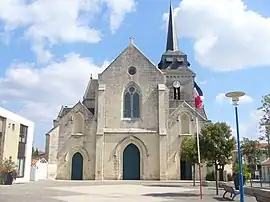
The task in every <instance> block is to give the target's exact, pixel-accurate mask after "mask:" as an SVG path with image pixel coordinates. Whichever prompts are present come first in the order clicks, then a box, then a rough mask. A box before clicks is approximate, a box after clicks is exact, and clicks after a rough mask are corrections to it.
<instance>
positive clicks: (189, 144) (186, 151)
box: [181, 136, 198, 186]
mask: <svg viewBox="0 0 270 202" xmlns="http://www.w3.org/2000/svg"><path fill="white" fill-rule="evenodd" d="M181 159H184V160H185V161H186V162H188V163H190V164H192V166H193V176H195V165H196V164H198V152H197V146H196V140H195V138H194V137H193V136H189V137H185V138H184V139H183V140H182V143H181ZM193 186H195V177H193Z"/></svg>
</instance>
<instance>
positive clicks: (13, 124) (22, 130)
mask: <svg viewBox="0 0 270 202" xmlns="http://www.w3.org/2000/svg"><path fill="white" fill-rule="evenodd" d="M33 136H34V123H33V122H32V121H29V120H27V119H25V118H23V117H21V116H19V115H17V114H15V113H12V112H10V111H8V110H6V109H4V108H1V107H0V160H3V159H9V158H10V157H11V158H12V160H13V161H15V162H16V163H17V166H18V177H17V179H16V181H15V183H17V182H28V181H30V170H31V159H32V143H33Z"/></svg>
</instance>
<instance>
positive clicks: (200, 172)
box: [183, 101, 207, 200]
mask: <svg viewBox="0 0 270 202" xmlns="http://www.w3.org/2000/svg"><path fill="white" fill-rule="evenodd" d="M183 104H186V105H187V106H188V107H189V108H190V109H191V110H192V111H193V112H194V113H195V117H196V133H197V134H196V136H197V151H198V164H199V180H200V198H201V200H202V198H203V197H202V196H203V190H202V170H201V152H200V138H199V137H200V136H199V120H198V116H199V117H200V118H201V119H203V120H204V121H207V119H206V118H205V117H203V116H202V115H201V114H200V113H199V112H197V109H194V108H193V107H192V106H190V104H188V103H187V102H186V101H184V102H183ZM194 177H195V176H194Z"/></svg>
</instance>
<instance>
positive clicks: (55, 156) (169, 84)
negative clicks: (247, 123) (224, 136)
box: [46, 5, 207, 180]
mask: <svg viewBox="0 0 270 202" xmlns="http://www.w3.org/2000/svg"><path fill="white" fill-rule="evenodd" d="M195 76H196V75H195V73H194V72H193V71H192V70H191V68H190V64H189V62H188V60H187V55H185V54H184V53H183V52H181V51H180V50H179V49H178V43H177V35H176V29H175V25H174V21H173V9H172V6H171V5H170V13H169V22H168V31H167V45H166V51H165V52H164V53H163V54H162V56H161V60H160V62H159V64H158V65H157V66H156V65H155V64H153V63H152V62H151V61H150V60H149V59H148V58H147V57H146V56H145V55H144V53H143V52H142V51H141V50H139V49H138V48H137V47H136V45H134V43H133V41H131V43H130V44H129V45H128V47H127V48H126V49H125V50H124V51H123V52H122V53H121V54H120V55H119V56H118V57H117V58H116V59H115V60H114V61H113V62H112V63H111V64H110V65H109V66H108V67H107V68H106V69H105V70H104V71H103V72H102V73H100V74H99V75H98V79H92V78H91V79H90V81H89V84H88V86H87V89H86V91H85V94H84V96H83V100H82V102H80V101H79V102H78V103H77V104H75V105H74V106H73V107H71V108H69V107H62V108H61V110H60V112H59V114H58V116H57V118H56V119H55V120H54V121H53V128H52V129H51V130H50V131H49V132H48V133H47V134H46V155H47V158H48V178H49V179H62V180H180V179H182V180H191V179H192V178H193V177H196V178H197V176H192V173H193V172H192V167H191V165H190V164H189V163H187V162H185V161H184V160H182V159H181V148H180V147H181V141H182V139H183V138H184V137H186V136H191V135H194V133H196V123H195V121H194V120H195V116H196V114H195V113H194V107H195V106H194V105H195V101H194V100H195V98H194V96H195V95H194V86H195V85H197V84H196V83H195V81H194V79H195ZM198 113H199V114H200V116H199V126H200V127H201V126H202V125H203V124H204V123H205V121H207V117H206V113H205V111H204V108H201V109H199V110H198ZM196 169H197V168H196Z"/></svg>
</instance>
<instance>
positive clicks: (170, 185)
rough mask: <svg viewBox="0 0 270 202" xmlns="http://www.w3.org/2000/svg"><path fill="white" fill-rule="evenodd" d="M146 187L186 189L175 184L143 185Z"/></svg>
mask: <svg viewBox="0 0 270 202" xmlns="http://www.w3.org/2000/svg"><path fill="white" fill-rule="evenodd" d="M143 186H146V187H186V186H183V185H182V186H181V185H175V184H148V185H143Z"/></svg>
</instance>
